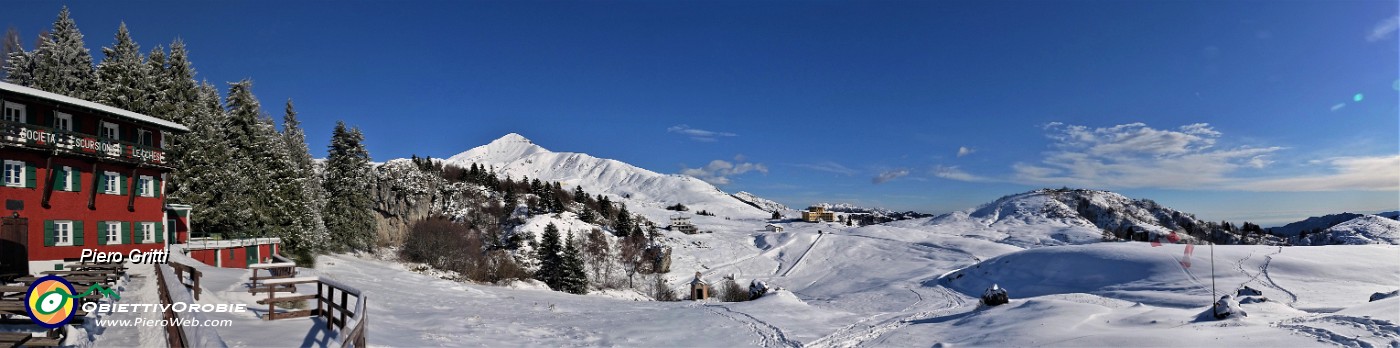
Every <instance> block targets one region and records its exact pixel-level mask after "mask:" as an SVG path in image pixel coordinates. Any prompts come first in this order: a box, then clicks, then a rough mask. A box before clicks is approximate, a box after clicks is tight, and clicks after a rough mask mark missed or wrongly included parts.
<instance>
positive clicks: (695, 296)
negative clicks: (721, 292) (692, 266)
mask: <svg viewBox="0 0 1400 348" xmlns="http://www.w3.org/2000/svg"><path fill="white" fill-rule="evenodd" d="M709 298H710V284H709V283H706V282H705V280H703V279H700V271H696V272H695V279H693V280H691V281H690V299H691V300H696V301H700V300H706V299H709Z"/></svg>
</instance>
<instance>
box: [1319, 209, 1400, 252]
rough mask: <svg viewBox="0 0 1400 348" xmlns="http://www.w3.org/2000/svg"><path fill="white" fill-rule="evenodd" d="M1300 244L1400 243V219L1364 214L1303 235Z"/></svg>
mask: <svg viewBox="0 0 1400 348" xmlns="http://www.w3.org/2000/svg"><path fill="white" fill-rule="evenodd" d="M1298 244H1299V245H1335V244H1346V245H1358V244H1400V221H1395V220H1394V219H1391V218H1387V217H1381V216H1379V215H1362V216H1359V217H1356V218H1355V219H1351V220H1348V221H1347V222H1343V223H1340V224H1337V225H1335V226H1332V227H1328V228H1327V229H1326V230H1324V231H1322V232H1321V233H1313V234H1309V235H1306V236H1303V237H1302V238H1301V239H1300V241H1299V242H1298Z"/></svg>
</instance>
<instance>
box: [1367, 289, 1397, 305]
mask: <svg viewBox="0 0 1400 348" xmlns="http://www.w3.org/2000/svg"><path fill="white" fill-rule="evenodd" d="M1396 296H1400V290H1395V291H1391V292H1378V293H1374V294H1371V301H1369V302H1376V301H1380V300H1384V299H1388V298H1391V297H1396Z"/></svg>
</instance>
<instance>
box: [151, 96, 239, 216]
mask: <svg viewBox="0 0 1400 348" xmlns="http://www.w3.org/2000/svg"><path fill="white" fill-rule="evenodd" d="M227 118H228V117H227V115H225V114H224V109H223V106H222V105H221V103H220V99H219V92H218V91H217V90H215V89H214V86H212V85H209V84H208V83H204V84H203V85H202V86H201V87H200V89H199V95H198V99H197V100H196V103H195V108H194V110H193V113H191V115H190V122H189V123H187V124H186V125H187V126H188V127H189V128H190V133H188V134H187V135H185V136H183V137H182V138H181V139H184V141H183V142H181V143H179V145H178V147H177V150H178V153H179V155H178V156H174V157H173V158H172V160H173V161H174V164H175V165H174V167H175V168H177V170H176V171H175V172H174V179H175V180H172V182H178V183H180V185H179V190H176V191H174V192H171V193H170V200H171V201H175V202H181V203H187V204H190V205H193V206H196V207H199V210H200V211H199V224H197V225H196V226H198V227H197V229H198V231H197V232H220V233H229V234H232V233H235V231H245V230H247V229H248V228H249V227H248V226H249V225H248V221H249V220H248V217H249V216H250V215H251V209H252V207H251V205H252V203H251V200H250V199H248V197H247V196H246V195H245V194H243V193H245V192H248V191H249V189H248V188H247V181H246V180H244V177H243V176H242V175H241V174H242V172H241V171H240V170H239V169H238V168H237V167H235V165H237V164H236V163H234V158H233V154H232V151H233V149H232V148H230V147H229V145H228V141H227V138H226V137H225V129H224V124H225V123H226V122H227Z"/></svg>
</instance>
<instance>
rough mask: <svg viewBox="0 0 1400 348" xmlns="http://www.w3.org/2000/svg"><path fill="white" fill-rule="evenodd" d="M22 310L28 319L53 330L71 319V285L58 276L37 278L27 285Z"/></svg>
mask: <svg viewBox="0 0 1400 348" xmlns="http://www.w3.org/2000/svg"><path fill="white" fill-rule="evenodd" d="M24 305H25V306H24V310H25V311H26V312H29V319H32V320H34V323H35V324H39V326H43V327H44V328H48V329H53V328H58V327H60V326H63V324H67V323H68V321H69V320H72V319H73V312H74V311H75V309H74V301H73V284H71V283H69V282H68V280H66V279H63V278H62V277H59V276H54V275H49V276H44V277H43V278H39V279H37V280H35V281H34V283H33V284H30V285H29V292H28V293H25V295H24Z"/></svg>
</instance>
